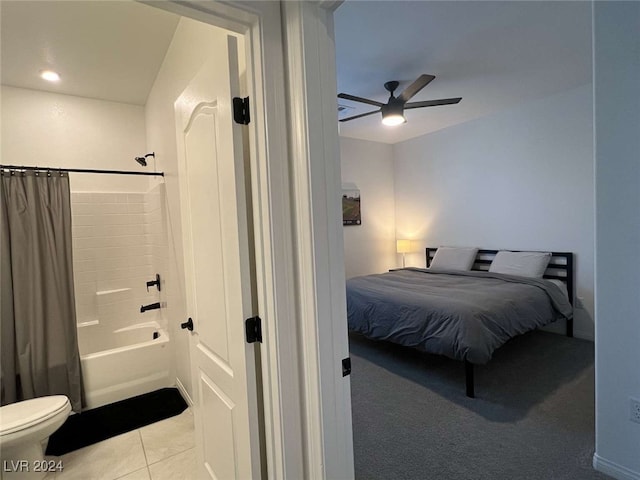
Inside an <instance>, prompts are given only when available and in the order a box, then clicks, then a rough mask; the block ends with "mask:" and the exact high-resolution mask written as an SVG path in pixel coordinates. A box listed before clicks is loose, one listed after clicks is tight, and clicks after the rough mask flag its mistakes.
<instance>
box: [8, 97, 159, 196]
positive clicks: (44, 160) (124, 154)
mask: <svg viewBox="0 0 640 480" xmlns="http://www.w3.org/2000/svg"><path fill="white" fill-rule="evenodd" d="M0 115H1V117H0V118H1V120H2V122H1V130H0V132H1V136H2V145H1V146H0V153H1V156H0V158H1V163H2V164H4V165H26V166H41V167H55V168H90V169H103V170H133V171H152V170H153V162H152V161H150V162H149V165H148V166H147V167H142V166H140V165H138V163H136V162H135V160H134V158H135V157H137V156H141V155H144V154H145V153H148V152H146V150H145V149H146V148H147V146H146V142H145V117H144V107H142V106H140V105H130V104H127V103H118V102H108V101H105V100H97V99H92V98H84V97H76V96H73V95H61V94H57V93H49V92H41V91H37V90H28V89H24V88H15V87H8V86H4V85H3V86H2V89H1V96H0ZM150 160H152V159H150ZM69 178H70V182H71V190H72V191H82V192H143V193H144V192H146V191H147V190H149V177H145V176H132V175H95V174H84V173H74V174H71V175H70V176H69Z"/></svg>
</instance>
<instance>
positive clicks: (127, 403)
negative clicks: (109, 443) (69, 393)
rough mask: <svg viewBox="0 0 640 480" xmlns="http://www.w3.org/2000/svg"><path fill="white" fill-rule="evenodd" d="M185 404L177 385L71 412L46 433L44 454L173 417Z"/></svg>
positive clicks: (73, 447) (57, 453)
mask: <svg viewBox="0 0 640 480" xmlns="http://www.w3.org/2000/svg"><path fill="white" fill-rule="evenodd" d="M186 408H187V403H186V402H185V401H184V399H183V398H182V396H181V395H180V392H178V389H177V388H161V389H160V390H156V391H155V392H151V393H145V394H143V395H139V396H137V397H132V398H127V399H126V400H121V401H119V402H115V403H111V404H109V405H104V406H102V407H98V408H93V409H91V410H87V411H86V412H82V413H80V414H76V415H71V416H69V418H68V419H67V421H66V422H64V424H63V425H62V427H60V428H59V429H58V431H56V432H54V434H53V435H51V437H49V444H48V445H47V451H46V454H47V455H64V454H65V453H68V452H72V451H74V450H77V449H79V448H82V447H86V446H87V445H93V444H94V443H97V442H101V441H102V440H106V439H107V438H111V437H115V436H116V435H120V434H121V433H126V432H130V431H132V430H135V429H136V428H140V427H144V426H145V425H149V424H150V423H154V422H157V421H159V420H164V419H165V418H169V417H173V416H174V415H178V414H179V413H182V412H183V411H184V410H185V409H186Z"/></svg>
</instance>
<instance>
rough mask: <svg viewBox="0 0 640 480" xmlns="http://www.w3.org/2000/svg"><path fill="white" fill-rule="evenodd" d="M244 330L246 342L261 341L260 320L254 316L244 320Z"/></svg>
mask: <svg viewBox="0 0 640 480" xmlns="http://www.w3.org/2000/svg"><path fill="white" fill-rule="evenodd" d="M244 331H245V334H246V336H247V343H255V342H260V343H262V320H261V319H260V317H258V316H255V317H251V318H247V319H246V320H245V321H244Z"/></svg>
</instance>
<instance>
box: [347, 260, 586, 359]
mask: <svg viewBox="0 0 640 480" xmlns="http://www.w3.org/2000/svg"><path fill="white" fill-rule="evenodd" d="M347 314H348V319H349V330H350V331H353V332H358V333H361V334H363V335H365V336H366V337H368V338H373V339H377V340H388V341H391V342H394V343H398V344H401V345H405V346H408V347H414V348H418V349H420V350H423V351H425V352H429V353H435V354H439V355H446V356H447V357H450V358H454V359H457V360H468V361H469V362H471V363H475V364H484V363H486V362H488V361H489V360H490V359H491V355H492V354H493V352H494V350H496V349H497V348H498V347H500V346H501V345H502V344H504V343H505V342H506V341H507V340H509V339H510V338H512V337H514V336H516V335H520V334H522V333H525V332H528V331H529V330H533V329H535V328H537V327H541V326H543V325H546V324H548V323H551V322H553V321H555V320H557V319H559V318H571V317H572V314H573V310H572V307H571V304H570V303H569V301H568V300H567V297H566V295H565V294H564V293H563V292H562V291H561V290H560V288H558V286H557V285H554V284H553V283H552V282H549V281H546V280H543V279H535V278H525V277H518V276H514V275H503V274H497V273H488V272H476V271H470V272H457V271H438V272H437V273H435V272H431V271H429V270H425V269H418V268H408V269H402V270H396V271H392V272H388V273H382V274H378V275H367V276H363V277H355V278H351V279H349V280H348V281H347Z"/></svg>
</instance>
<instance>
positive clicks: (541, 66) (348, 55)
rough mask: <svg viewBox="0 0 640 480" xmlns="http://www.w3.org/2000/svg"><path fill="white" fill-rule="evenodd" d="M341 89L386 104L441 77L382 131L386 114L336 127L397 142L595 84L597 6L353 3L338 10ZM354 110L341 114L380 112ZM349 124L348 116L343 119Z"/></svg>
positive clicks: (355, 135) (352, 0)
mask: <svg viewBox="0 0 640 480" xmlns="http://www.w3.org/2000/svg"><path fill="white" fill-rule="evenodd" d="M335 37H336V61H337V73H338V92H343V93H350V94H352V95H357V96H360V97H365V98H370V99H373V100H378V101H381V102H385V103H386V101H387V99H388V93H387V92H386V90H385V89H384V87H383V85H384V83H385V82H386V81H389V80H398V81H400V87H399V88H398V90H397V92H396V94H398V93H399V92H401V91H402V90H403V89H404V87H406V86H407V85H409V84H410V83H411V82H412V81H413V80H414V79H416V78H417V77H418V76H419V75H420V74H422V73H428V74H432V75H435V76H436V79H435V80H433V82H431V83H430V84H429V85H428V86H426V87H425V88H424V89H423V90H422V91H421V92H420V93H418V94H417V95H416V96H415V97H414V98H413V99H412V101H422V100H432V99H438V98H450V97H462V101H461V102H460V103H459V104H457V105H450V106H440V107H429V108H422V109H413V110H408V111H406V112H405V117H406V118H407V123H405V124H403V125H400V126H398V127H385V126H384V125H382V124H381V121H380V120H381V116H380V114H376V115H371V116H369V117H365V118H361V119H357V120H353V121H350V122H342V123H340V134H341V135H342V136H346V137H353V138H361V139H366V140H374V141H378V142H386V143H397V142H400V141H404V140H407V139H410V138H413V137H417V136H420V135H424V134H426V133H429V132H433V131H436V130H439V129H442V128H445V127H449V126H452V125H456V124H459V123H463V122H466V121H469V120H472V119H475V118H479V117H482V116H485V115H491V114H492V113H495V112H497V111H499V110H502V109H505V108H508V107H511V106H514V105H516V104H518V103H521V102H527V101H530V100H533V99H536V98H541V97H544V96H548V95H552V94H554V93H557V92H561V91H563V90H567V89H571V88H574V87H577V86H580V85H584V84H588V83H590V82H591V76H592V71H591V4H590V2H580V1H569V2H555V1H546V2H543V1H534V2H524V1H522V2H521V1H513V2H512V1H498V2H488V1H469V2H467V1H444V2H437V1H408V2H405V1H355V0H347V1H346V2H345V3H344V4H342V5H341V6H340V7H339V8H338V10H337V11H336V13H335ZM338 102H339V104H341V105H348V106H353V107H356V108H355V109H354V110H348V111H347V112H346V114H345V115H344V116H352V115H356V114H358V113H364V112H367V111H371V110H375V109H376V107H371V106H368V105H363V104H359V103H355V102H350V101H347V100H342V99H339V100H338ZM340 117H341V118H343V115H341V116H340Z"/></svg>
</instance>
